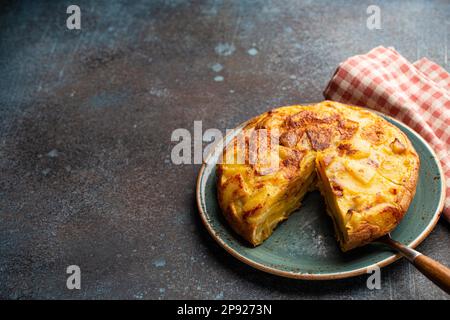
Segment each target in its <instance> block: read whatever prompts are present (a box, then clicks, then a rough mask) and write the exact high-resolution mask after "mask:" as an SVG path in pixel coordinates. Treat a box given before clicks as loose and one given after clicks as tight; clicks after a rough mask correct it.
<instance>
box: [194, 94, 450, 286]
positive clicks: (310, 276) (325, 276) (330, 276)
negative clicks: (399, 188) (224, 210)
mask: <svg viewBox="0 0 450 320" xmlns="http://www.w3.org/2000/svg"><path fill="white" fill-rule="evenodd" d="M308 104H313V103H308ZM296 105H307V104H296ZM360 108H363V109H366V110H368V111H370V112H374V113H376V114H378V115H381V116H383V117H385V118H388V119H390V120H392V121H393V122H395V123H400V124H401V125H403V126H405V127H406V128H407V129H409V130H410V131H411V132H412V134H413V135H415V136H416V138H418V139H419V140H420V141H421V142H422V143H423V144H424V145H425V146H426V148H427V149H428V150H429V151H430V152H431V154H432V155H433V159H434V160H435V162H436V163H437V166H438V169H439V176H440V181H441V197H440V201H439V205H438V207H437V209H436V211H435V212H434V214H433V218H432V219H431V221H430V222H429V223H428V225H427V227H426V228H425V229H424V230H423V231H422V233H421V234H420V235H419V236H418V237H417V238H416V239H414V240H413V241H412V242H411V244H410V245H409V247H410V248H415V247H417V246H418V245H419V244H420V243H422V241H424V240H425V239H426V237H427V236H428V235H429V234H430V233H431V231H433V229H434V228H435V226H436V224H437V222H438V221H439V218H440V216H441V213H442V211H443V209H444V201H445V185H446V184H445V175H444V171H443V169H442V165H441V161H440V160H439V158H438V157H437V155H436V153H435V152H434V149H433V148H432V147H431V146H430V145H429V144H428V142H427V141H426V140H425V139H424V138H423V137H422V136H421V135H419V134H418V133H417V132H416V131H415V130H414V129H412V128H411V127H410V126H408V125H406V124H404V123H403V122H401V121H400V120H397V119H395V118H393V117H391V116H389V115H386V114H384V113H382V112H380V111H377V110H373V109H370V108H365V107H360ZM252 119H253V118H252ZM250 120H251V119H249V120H247V121H245V122H243V123H241V124H239V125H238V126H237V127H235V128H234V129H233V130H231V131H230V132H229V133H227V134H226V135H225V136H224V137H223V138H222V139H221V140H220V141H218V142H217V143H215V144H214V145H213V146H212V147H211V149H210V151H209V153H208V155H207V156H206V157H205V159H204V160H203V163H202V166H201V167H200V170H199V173H198V176H197V181H196V200H197V201H196V202H197V208H198V211H199V214H200V217H201V220H202V222H203V225H204V226H205V227H206V229H207V230H208V233H209V234H210V235H211V236H212V238H213V239H214V240H215V241H216V242H217V243H218V244H219V245H220V246H221V247H222V248H223V249H225V250H226V251H227V252H228V253H229V254H231V255H232V256H233V257H235V258H236V259H238V260H240V261H241V262H243V263H245V264H247V265H249V266H251V267H253V268H255V269H258V270H261V271H264V272H267V273H270V274H273V275H277V276H282V277H285V278H291V279H300V280H335V279H344V278H350V277H355V276H359V275H362V274H367V272H368V271H369V270H373V268H374V267H379V268H382V267H385V266H388V265H390V264H392V263H393V262H395V261H397V260H399V259H400V258H401V257H402V256H401V254H393V255H392V256H390V257H388V258H386V259H383V260H381V261H378V262H376V263H373V264H371V265H369V266H367V267H362V268H358V269H354V270H350V271H342V272H331V273H321V274H315V273H296V272H292V271H286V270H279V269H277V268H274V267H269V266H267V265H264V264H261V263H259V262H256V261H253V260H251V259H249V258H247V257H246V256H244V255H242V254H241V253H239V252H238V251H236V250H235V249H233V248H231V247H230V246H229V245H228V244H227V243H225V241H223V240H222V238H221V237H220V236H218V235H217V234H216V232H215V230H214V229H213V228H212V226H211V225H210V223H209V222H208V219H207V217H206V213H205V212H204V211H203V208H202V205H201V190H200V185H201V180H202V177H203V176H204V175H203V173H204V171H205V168H206V166H207V164H208V160H209V158H210V157H211V156H212V155H213V154H214V151H215V149H216V147H217V145H219V144H220V143H222V142H223V141H226V139H227V137H228V136H229V135H231V134H233V133H234V132H235V131H236V130H237V129H239V128H242V127H243V126H245V124H246V123H248V122H249V121H250Z"/></svg>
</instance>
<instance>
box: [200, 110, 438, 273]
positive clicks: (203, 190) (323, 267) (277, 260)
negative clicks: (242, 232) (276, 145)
mask: <svg viewBox="0 0 450 320" xmlns="http://www.w3.org/2000/svg"><path fill="white" fill-rule="evenodd" d="M381 116H383V117H384V118H386V119H387V120H388V121H390V122H391V123H393V124H394V125H396V126H397V127H399V128H400V129H401V130H402V131H403V132H405V133H406V134H407V135H408V137H409V139H410V140H411V142H412V143H413V145H414V148H415V149H416V151H417V152H418V154H419V156H420V161H421V166H420V172H419V182H418V185H417V191H416V196H415V197H414V200H413V201H412V203H411V205H410V207H409V210H408V212H407V214H406V215H405V217H404V218H403V220H402V222H401V223H400V224H399V225H398V226H397V228H396V229H395V230H394V231H393V232H392V233H391V235H392V237H393V238H394V239H396V240H398V241H400V242H402V243H404V244H407V245H408V246H410V247H415V246H417V245H418V244H419V243H420V242H422V241H423V240H424V239H425V237H426V236H427V235H428V234H429V233H430V232H431V230H432V229H433V228H434V226H435V224H436V223H437V221H438V219H439V215H440V213H441V211H442V208H443V204H444V195H445V188H444V185H445V181H444V175H443V174H442V168H441V166H440V163H439V161H438V160H437V158H436V155H435V154H434V152H433V150H432V149H431V147H430V146H429V145H428V144H427V142H426V141H425V140H423V139H422V138H421V137H420V136H419V135H418V134H417V133H415V132H414V131H413V130H412V129H411V128H409V127H407V126H406V125H404V124H402V123H400V122H398V121H397V120H395V119H393V118H389V117H387V116H385V115H381ZM244 125H245V124H243V125H241V126H239V127H238V128H236V129H235V130H234V131H233V132H232V133H231V134H229V135H228V136H227V137H226V138H225V139H226V141H229V140H230V139H231V138H232V137H234V136H235V135H236V134H237V133H238V132H239V131H240V130H241V128H242V127H243V126H244ZM217 154H219V152H217ZM217 154H215V152H214V150H212V152H211V154H210V157H209V158H208V159H207V161H206V163H205V164H204V165H203V166H202V168H201V169H200V173H199V176H198V180H197V203H198V207H199V211H200V216H201V218H202V220H203V223H204V224H205V226H206V228H207V229H208V231H209V233H210V234H211V235H212V237H213V238H214V239H215V240H216V241H217V242H218V243H219V244H220V245H221V246H222V247H223V248H224V249H225V250H227V251H228V252H229V253H230V254H232V255H233V256H235V257H236V258H238V259H239V260H241V261H243V262H245V263H247V264H249V265H251V266H253V267H255V268H258V269H260V270H263V271H266V272H270V273H273V274H276V275H280V276H285V277H291V278H298V279H311V280H320V279H338V278H346V277H352V276H356V275H359V274H364V273H366V272H367V271H368V269H369V268H371V267H373V266H374V265H378V266H380V267H383V266H386V265H388V264H390V263H392V262H394V261H395V260H397V259H398V258H399V257H400V256H399V255H395V254H394V253H392V251H389V250H388V249H387V248H386V247H384V246H382V245H380V244H375V243H374V244H369V245H366V246H365V247H362V248H359V249H355V250H353V251H350V252H348V253H342V252H341V251H340V249H339V247H338V245H337V243H336V240H335V238H334V231H333V226H332V222H331V221H330V219H329V217H328V216H327V215H326V213H325V207H324V203H323V200H322V198H321V196H320V194H319V193H318V192H312V193H309V194H307V195H306V197H305V199H304V201H303V204H302V207H301V208H300V209H299V210H298V211H297V212H294V213H293V214H292V215H291V216H290V217H289V219H288V220H287V221H285V222H283V223H281V224H280V225H279V226H278V227H277V229H276V230H275V231H274V233H273V234H272V236H271V237H270V238H269V239H267V240H266V241H265V242H264V243H263V244H262V245H260V246H258V247H256V248H252V247H250V246H248V245H247V244H246V243H245V242H244V241H242V240H241V239H240V237H239V236H238V235H237V234H235V233H234V232H233V231H232V230H231V228H230V227H229V226H228V225H227V223H226V221H225V220H224V218H223V216H222V214H221V212H220V208H219V205H218V203H217V198H216V170H215V167H216V162H217V158H218V157H217Z"/></svg>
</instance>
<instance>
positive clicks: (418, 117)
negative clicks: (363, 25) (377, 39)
mask: <svg viewBox="0 0 450 320" xmlns="http://www.w3.org/2000/svg"><path fill="white" fill-rule="evenodd" d="M324 96H325V98H326V99H329V100H334V101H340V102H343V103H348V104H355V105H360V106H367V107H369V108H371V109H375V110H378V111H381V112H383V113H385V114H388V115H391V116H393V117H394V118H396V119H398V120H400V121H402V122H403V123H405V124H407V125H408V126H410V127H411V128H413V129H414V130H415V131H416V132H418V133H419V134H420V135H421V136H422V137H423V138H424V139H425V140H427V141H428V142H429V144H430V145H431V146H432V147H433V148H434V150H435V152H436V154H437V156H438V158H439V159H440V161H441V164H442V167H443V170H444V173H445V176H446V183H447V185H446V188H447V190H446V191H447V197H446V199H445V205H444V212H443V214H444V217H445V218H446V219H447V220H448V221H450V154H449V149H450V75H449V74H448V73H447V71H445V70H444V69H443V68H442V67H440V66H438V65H437V64H435V63H434V62H432V61H430V60H428V59H426V58H423V59H421V60H419V61H416V62H415V63H410V62H408V61H407V60H406V59H405V58H404V57H402V56H401V55H400V54H399V53H398V52H397V51H395V50H394V49H393V48H385V47H377V48H375V49H372V50H371V51H370V52H369V53H367V54H364V55H357V56H354V57H351V58H349V59H347V60H345V61H344V62H342V63H341V64H340V65H339V67H338V68H337V70H336V72H335V74H334V75H333V78H332V79H331V81H330V82H329V83H328V86H327V88H326V89H325V91H324Z"/></svg>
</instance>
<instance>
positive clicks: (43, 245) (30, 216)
mask: <svg viewBox="0 0 450 320" xmlns="http://www.w3.org/2000/svg"><path fill="white" fill-rule="evenodd" d="M73 3H75V4H78V5H79V6H80V7H81V11H82V21H81V23H82V30H81V31H72V30H68V29H67V28H66V23H65V20H66V18H67V14H66V8H67V6H68V5H70V4H73ZM369 4H378V5H379V6H380V7H381V14H382V30H376V31H370V30H368V29H367V28H366V18H367V14H366V9H367V6H368V5H369ZM448 21H450V5H449V3H448V1H433V2H428V1H412V2H408V3H406V2H405V1H356V0H355V1H330V2H325V1H258V2H256V1H236V2H229V1H200V2H195V3H191V4H189V3H186V2H185V1H168V2H161V1H90V2H87V1H81V0H79V1H78V0H77V1H60V2H55V1H49V2H44V1H20V2H19V1H9V2H8V1H7V2H2V4H1V5H0V75H1V76H0V138H1V139H0V170H1V179H0V297H2V298H19V299H20V298H76V299H77V298H131V299H133V298H135V299H142V298H145V299H147V298H148V299H167V298H213V299H214V298H216V299H227V298H239V299H241V298H262V299H264V298H275V299H294V298H308V299H321V298H331V299H356V298H362V299H373V298H386V299H389V298H391V299H409V298H417V299H426V298H436V299H448V296H447V295H446V294H445V293H443V292H442V291H441V290H440V289H438V288H437V287H435V286H434V285H433V284H431V283H430V282H429V281H428V280H427V279H426V278H424V277H423V276H422V275H421V274H420V273H419V272H418V271H416V270H415V269H414V267H411V266H410V265H409V264H408V263H407V262H405V261H400V262H397V263H395V264H394V265H391V266H389V267H387V268H385V269H383V271H382V281H383V282H382V289H381V290H375V291H369V290H368V289H366V285H365V283H366V278H367V277H365V276H363V277H356V278H352V279H345V280H338V281H325V282H307V281H295V280H289V279H283V278H278V277H275V276H271V275H268V274H264V273H262V272H259V271H257V270H254V269H252V268H250V267H248V266H246V265H244V264H242V263H241V262H238V261H237V260H235V259H234V258H232V257H231V256H229V255H228V254H227V253H226V252H225V251H224V250H222V249H221V248H220V247H219V246H218V245H217V244H216V243H215V242H214V241H213V240H212V238H211V237H210V236H209V235H208V234H207V232H206V230H205V229H204V227H203V226H202V225H201V222H200V220H199V217H198V212H197V209H196V205H195V180H196V176H197V172H198V169H199V166H196V165H184V166H175V165H173V164H172V163H171V161H170V152H171V148H172V147H173V145H174V144H173V143H171V142H170V136H171V133H172V131H173V130H174V129H176V128H187V129H189V130H190V131H192V130H193V122H194V120H203V127H204V128H205V129H206V128H219V129H221V130H224V129H225V128H232V127H234V126H235V125H236V124H238V123H240V122H242V121H243V120H245V119H247V118H249V117H251V116H254V115H257V114H259V113H261V112H263V111H265V110H267V109H269V108H271V107H275V106H280V105H286V104H293V103H297V102H308V101H318V100H321V99H322V90H323V89H324V87H325V84H326V83H327V81H328V80H329V79H330V76H331V74H332V73H333V71H334V69H335V68H336V66H337V64H338V63H339V62H341V61H342V60H343V59H345V58H346V57H348V56H350V55H354V54H357V53H363V52H366V51H368V50H369V49H371V48H373V47H374V46H377V45H380V44H382V45H385V46H395V48H396V49H397V50H399V51H400V53H402V54H403V55H404V56H406V57H407V58H408V59H410V60H415V59H417V58H419V57H421V56H428V57H429V58H431V59H433V60H434V61H436V62H437V63H439V64H441V65H442V66H444V67H445V68H447V70H449V65H448V62H447V56H446V48H447V43H448V40H449V35H448V34H449V31H450V27H449V24H448ZM216 64H220V65H221V66H222V67H223V69H222V70H220V71H218V69H220V67H218V65H216ZM214 70H216V71H214ZM217 71H218V72H217ZM217 76H221V77H223V81H215V80H221V79H222V78H216V79H215V77H217ZM449 232H450V227H449V224H447V223H445V222H443V221H440V222H439V224H438V225H437V227H436V229H435V230H434V231H433V232H432V234H431V235H430V236H429V237H428V238H427V239H426V240H425V241H424V242H423V244H422V245H420V247H419V250H421V251H423V252H424V253H426V254H428V255H430V256H431V257H433V258H436V259H438V260H440V261H442V262H443V263H446V264H447V265H450V250H449V244H450V241H449ZM71 264H77V265H79V266H80V267H81V270H82V289H81V290H79V291H76V290H75V291H69V290H67V289H66V285H65V283H66V273H65V270H66V267H67V266H68V265H71Z"/></svg>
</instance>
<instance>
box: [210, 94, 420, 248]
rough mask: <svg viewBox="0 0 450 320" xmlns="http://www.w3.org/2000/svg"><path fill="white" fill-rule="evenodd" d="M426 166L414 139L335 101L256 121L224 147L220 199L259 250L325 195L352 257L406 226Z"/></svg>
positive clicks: (278, 112) (280, 111) (282, 111)
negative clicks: (313, 198)
mask: <svg viewBox="0 0 450 320" xmlns="http://www.w3.org/2000/svg"><path fill="white" fill-rule="evenodd" d="M261 132H264V133H265V134H266V136H267V137H266V138H265V137H264V135H260V134H259V133H261ZM274 141H275V142H274ZM239 160H240V161H239ZM419 165H420V161H419V157H418V155H417V153H416V151H415V150H414V148H413V146H412V144H411V142H410V141H409V140H408V138H407V137H406V135H405V134H404V133H403V132H401V131H400V130H399V129H398V128H397V127H395V126H394V125H392V124H390V123H389V122H387V121H386V120H384V119H383V118H381V117H380V116H378V115H376V114H375V113H373V112H370V111H368V110H366V109H363V108H359V107H354V106H348V105H344V104H340V103H337V102H332V101H324V102H321V103H318V104H315V105H306V106H302V105H296V106H288V107H281V108H278V109H274V110H271V111H269V112H266V113H264V114H262V115H260V116H258V117H255V118H253V119H251V120H250V121H248V122H247V124H246V126H245V127H244V128H243V130H242V132H241V133H240V134H239V135H238V136H237V137H235V138H234V139H233V140H232V141H231V142H230V143H229V144H228V145H227V146H226V147H225V148H224V152H223V155H222V159H221V163H220V164H218V165H217V173H218V180H217V187H218V188H217V190H218V200H219V204H220V207H221V209H222V212H223V214H224V216H225V218H226V220H227V221H228V223H229V224H230V225H231V227H232V228H233V229H234V230H235V231H236V232H237V233H238V234H240V235H241V236H242V237H243V238H244V239H246V240H247V241H248V242H250V243H251V244H252V245H254V246H257V245H259V244H261V243H262V242H263V241H264V240H265V239H267V238H268V237H269V236H270V235H271V234H272V232H273V230H274V229H275V227H276V226H277V225H278V224H279V223H280V222H281V221H283V220H285V219H287V218H288V217H289V215H290V214H291V213H292V212H294V211H295V210H297V209H298V208H300V206H301V201H302V199H303V197H304V195H305V194H306V193H307V192H308V191H310V190H314V189H319V190H320V192H321V194H322V196H323V197H324V199H325V203H326V207H327V213H328V214H329V215H330V217H331V218H332V220H333V223H334V227H335V233H336V238H337V240H338V242H339V245H340V247H341V249H342V250H343V251H347V250H350V249H352V248H355V247H359V246H362V245H364V244H367V243H369V242H371V241H372V240H374V239H376V238H379V237H381V236H383V235H384V234H386V233H388V232H390V231H391V230H392V229H394V228H395V227H396V226H397V225H398V223H399V222H400V220H401V219H402V217H403V216H404V214H405V213H406V211H407V209H408V206H409V204H410V202H411V200H412V198H413V197H414V194H415V189H416V184H417V179H418V170H419ZM298 214H301V210H300V212H299V213H298Z"/></svg>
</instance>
